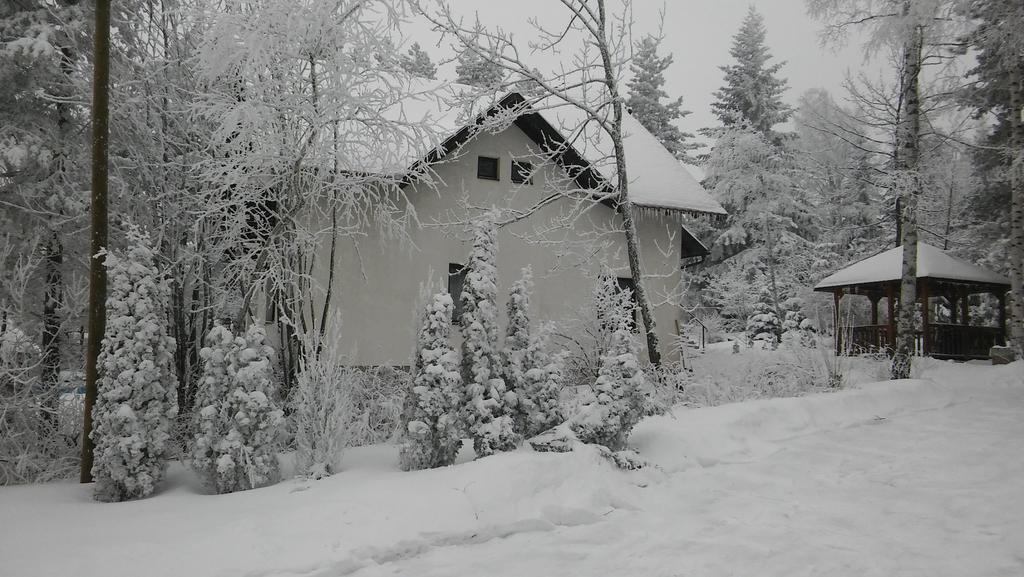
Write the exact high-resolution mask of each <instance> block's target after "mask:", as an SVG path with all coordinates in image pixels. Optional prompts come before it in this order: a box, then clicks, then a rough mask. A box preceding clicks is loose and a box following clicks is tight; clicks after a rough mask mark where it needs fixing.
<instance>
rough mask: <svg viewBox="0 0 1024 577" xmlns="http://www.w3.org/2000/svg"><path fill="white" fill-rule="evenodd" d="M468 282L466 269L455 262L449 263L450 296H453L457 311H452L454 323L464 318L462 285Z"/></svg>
mask: <svg viewBox="0 0 1024 577" xmlns="http://www.w3.org/2000/svg"><path fill="white" fill-rule="evenodd" d="M465 282H466V267H465V266H464V265H461V264H457V263H454V262H450V263H448V294H450V295H452V302H453V304H454V305H455V310H454V311H452V322H453V323H457V322H459V319H460V318H462V285H463V284H464V283H465Z"/></svg>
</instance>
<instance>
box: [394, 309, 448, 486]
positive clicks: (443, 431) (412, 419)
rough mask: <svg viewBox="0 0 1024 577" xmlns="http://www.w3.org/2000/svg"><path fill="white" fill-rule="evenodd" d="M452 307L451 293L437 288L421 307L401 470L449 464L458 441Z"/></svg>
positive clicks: (403, 419) (407, 396)
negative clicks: (421, 315)
mask: <svg viewBox="0 0 1024 577" xmlns="http://www.w3.org/2000/svg"><path fill="white" fill-rule="evenodd" d="M454 309H455V307H454V303H453V302H452V297H451V295H448V294H446V293H440V294H436V295H434V297H433V299H432V300H431V301H430V302H428V303H427V305H426V307H425V308H424V311H423V317H422V319H421V321H420V328H419V336H418V338H417V340H416V364H415V366H414V368H413V381H412V384H411V386H410V387H409V391H408V393H407V395H406V398H405V406H404V408H403V410H402V423H403V425H404V427H403V429H402V441H401V445H400V448H399V464H400V465H401V467H402V469H403V470H405V471H411V470H416V469H431V468H434V467H444V466H446V465H451V464H452V463H454V462H455V457H456V456H457V455H458V453H459V448H460V447H461V446H462V438H461V435H460V434H459V414H458V409H459V398H460V395H461V387H462V377H461V376H460V375H459V358H458V355H457V354H456V353H455V351H454V350H452V347H451V345H450V344H449V342H448V338H449V336H450V335H451V325H452V312H453V311H454Z"/></svg>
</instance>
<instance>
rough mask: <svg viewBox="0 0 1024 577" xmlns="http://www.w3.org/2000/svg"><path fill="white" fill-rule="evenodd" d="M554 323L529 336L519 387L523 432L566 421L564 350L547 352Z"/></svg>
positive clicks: (539, 430)
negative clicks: (557, 353)
mask: <svg viewBox="0 0 1024 577" xmlns="http://www.w3.org/2000/svg"><path fill="white" fill-rule="evenodd" d="M554 330H555V328H554V324H552V323H545V324H544V325H541V327H540V330H539V331H537V333H536V334H535V335H533V336H532V337H531V338H530V344H529V346H528V347H527V349H526V351H525V354H524V356H523V375H522V381H521V385H520V388H519V389H518V391H517V392H518V395H517V396H518V400H519V404H518V407H517V408H518V415H521V417H520V418H522V420H523V429H522V430H521V432H522V434H523V436H524V437H526V438H530V437H534V436H536V435H539V434H540V433H543V432H544V431H547V430H548V429H550V428H552V427H554V426H556V425H559V424H561V423H562V422H563V421H565V415H564V414H563V412H562V405H561V393H562V385H563V383H564V382H565V381H564V367H565V356H564V354H559V355H554V356H552V355H551V354H550V353H549V352H548V347H549V346H550V341H551V338H550V336H551V334H552V332H554Z"/></svg>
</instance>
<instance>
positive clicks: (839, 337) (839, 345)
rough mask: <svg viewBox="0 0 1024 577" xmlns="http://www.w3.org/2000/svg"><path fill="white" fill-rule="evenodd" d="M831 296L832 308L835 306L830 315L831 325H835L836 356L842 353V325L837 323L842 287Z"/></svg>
mask: <svg viewBox="0 0 1024 577" xmlns="http://www.w3.org/2000/svg"><path fill="white" fill-rule="evenodd" d="M832 298H833V301H834V308H835V311H834V314H833V317H832V318H833V322H834V324H833V325H832V326H834V327H835V333H836V356H839V355H841V354H843V327H842V326H840V324H839V323H840V317H839V301H841V300H843V289H841V288H840V289H836V290H835V292H833V293H832Z"/></svg>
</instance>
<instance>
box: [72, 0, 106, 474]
mask: <svg viewBox="0 0 1024 577" xmlns="http://www.w3.org/2000/svg"><path fill="white" fill-rule="evenodd" d="M93 36H94V45H95V49H94V55H95V56H94V63H93V75H92V82H93V84H92V93H93V97H92V199H91V201H92V202H91V228H92V235H91V239H90V240H91V242H90V245H89V341H88V343H87V345H86V351H85V407H84V411H83V412H84V415H83V418H82V463H81V471H80V474H79V480H80V481H81V482H82V483H91V482H92V462H93V441H92V407H93V405H95V404H96V397H97V387H96V384H97V381H98V379H99V370H98V369H99V367H98V363H97V361H98V359H99V356H100V342H101V341H102V340H103V333H104V332H105V331H106V325H107V319H106V300H107V269H106V266H105V264H104V260H105V259H103V258H101V257H99V256H98V254H99V253H100V252H102V251H103V250H104V249H106V248H107V246H108V244H107V137H108V135H109V120H110V118H109V115H110V110H109V98H110V95H109V93H108V89H109V86H108V84H109V80H110V0H96V29H95V31H94V34H93Z"/></svg>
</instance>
